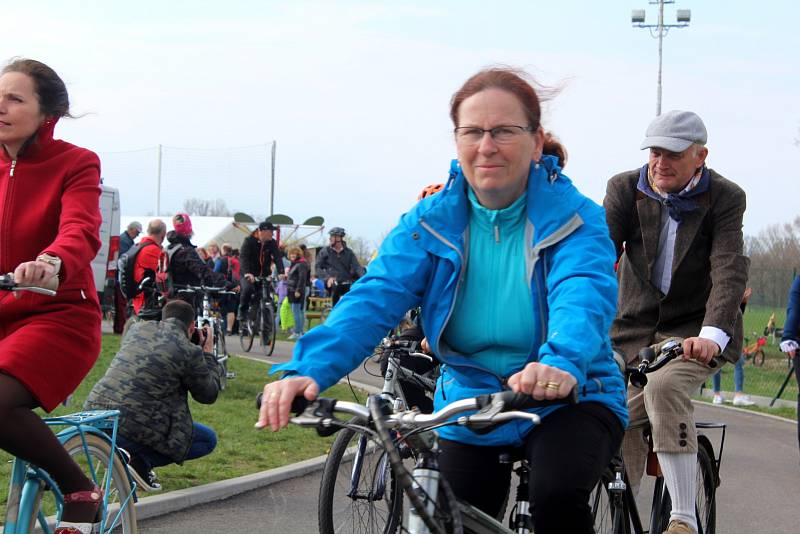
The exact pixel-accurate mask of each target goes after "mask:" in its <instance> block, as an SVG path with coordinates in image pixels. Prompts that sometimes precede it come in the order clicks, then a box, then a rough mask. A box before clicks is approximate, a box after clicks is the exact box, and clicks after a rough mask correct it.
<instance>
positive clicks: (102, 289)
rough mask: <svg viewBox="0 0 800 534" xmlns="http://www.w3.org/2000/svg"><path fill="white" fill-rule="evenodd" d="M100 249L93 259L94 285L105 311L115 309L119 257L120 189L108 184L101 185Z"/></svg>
mask: <svg viewBox="0 0 800 534" xmlns="http://www.w3.org/2000/svg"><path fill="white" fill-rule="evenodd" d="M100 187H101V188H102V192H101V193H100V214H101V215H102V218H103V221H102V222H101V223H100V251H99V252H98V253H97V256H96V257H95V258H94V259H93V260H92V272H93V273H94V285H95V287H96V288H97V296H98V298H99V300H100V305H101V306H102V308H103V311H104V312H106V311H108V310H112V309H114V287H115V285H116V279H117V259H118V257H119V234H120V229H119V222H120V221H119V218H120V209H119V191H118V190H117V189H115V188H113V187H109V186H107V185H102V184H101V185H100Z"/></svg>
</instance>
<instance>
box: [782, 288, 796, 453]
mask: <svg viewBox="0 0 800 534" xmlns="http://www.w3.org/2000/svg"><path fill="white" fill-rule="evenodd" d="M799 345H800V276H798V277H796V278H795V279H794V282H793V283H792V287H791V288H790V289H789V305H788V306H787V308H786V322H785V323H784V325H783V338H782V339H781V350H782V351H783V352H785V353H786V356H788V357H789V358H791V359H792V363H793V364H794V377H795V379H796V380H797V385H798V388H799V389H800V353H798V351H797V349H798V346H799ZM797 409H798V411H797V443H798V446H800V392H799V393H798V394H797Z"/></svg>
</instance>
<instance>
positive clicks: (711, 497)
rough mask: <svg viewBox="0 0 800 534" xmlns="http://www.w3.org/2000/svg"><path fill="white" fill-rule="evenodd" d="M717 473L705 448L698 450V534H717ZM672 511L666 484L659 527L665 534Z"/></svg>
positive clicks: (696, 506) (696, 510) (696, 508)
mask: <svg viewBox="0 0 800 534" xmlns="http://www.w3.org/2000/svg"><path fill="white" fill-rule="evenodd" d="M716 491H717V484H716V471H715V469H714V463H713V460H712V458H711V455H710V454H709V452H708V450H706V448H705V447H703V446H700V447H698V450H697V494H696V497H695V507H694V509H695V519H697V534H715V532H716V529H717V527H716V522H717V502H716ZM671 511H672V499H671V498H670V496H669V491H668V490H667V485H666V484H664V493H663V496H662V498H661V506H660V510H659V522H658V526H659V528H660V530H657V531H656V532H663V531H664V530H666V529H667V526H668V525H669V516H670V512H671Z"/></svg>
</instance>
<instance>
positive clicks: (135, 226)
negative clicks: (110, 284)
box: [112, 221, 142, 334]
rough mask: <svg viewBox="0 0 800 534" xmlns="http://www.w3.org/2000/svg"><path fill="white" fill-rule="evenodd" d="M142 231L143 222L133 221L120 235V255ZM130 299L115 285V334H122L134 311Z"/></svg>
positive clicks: (128, 248)
mask: <svg viewBox="0 0 800 534" xmlns="http://www.w3.org/2000/svg"><path fill="white" fill-rule="evenodd" d="M141 233H142V223H140V222H139V221H132V222H131V223H130V224H129V225H128V227H127V228H126V229H125V231H124V232H122V233H121V234H120V235H119V256H120V257H121V256H122V255H123V254H125V253H126V252H128V250H130V248H131V247H132V246H133V241H134V239H136V238H137V237H139V234H141ZM128 305H129V302H128V299H126V298H125V295H123V294H122V290H121V289H120V287H119V284H115V286H114V324H113V326H112V329H113V331H114V333H115V334H121V333H122V331H123V330H124V328H125V322H126V321H127V320H128V317H130V315H131V312H132V311H133V310H132V309H131V308H130V307H129V306H128Z"/></svg>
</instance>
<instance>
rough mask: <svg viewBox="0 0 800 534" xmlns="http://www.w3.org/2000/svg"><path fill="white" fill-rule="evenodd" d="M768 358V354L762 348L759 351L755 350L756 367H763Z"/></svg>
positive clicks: (754, 360) (754, 362)
mask: <svg viewBox="0 0 800 534" xmlns="http://www.w3.org/2000/svg"><path fill="white" fill-rule="evenodd" d="M766 359H767V356H766V354H764V351H763V350H762V349H758V350H757V351H755V353H753V365H755V366H756V367H763V366H764V361H765V360H766Z"/></svg>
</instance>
